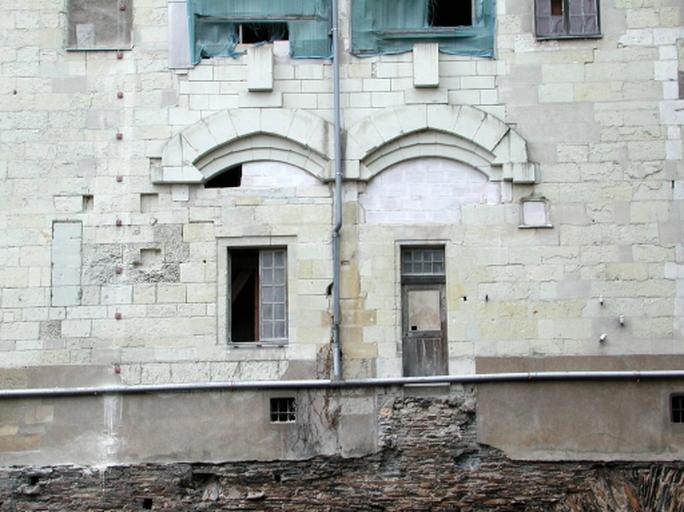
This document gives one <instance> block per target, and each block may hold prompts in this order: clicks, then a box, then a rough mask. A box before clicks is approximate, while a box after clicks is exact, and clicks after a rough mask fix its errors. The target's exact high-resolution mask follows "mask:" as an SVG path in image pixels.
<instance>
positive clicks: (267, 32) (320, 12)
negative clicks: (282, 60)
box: [188, 0, 332, 63]
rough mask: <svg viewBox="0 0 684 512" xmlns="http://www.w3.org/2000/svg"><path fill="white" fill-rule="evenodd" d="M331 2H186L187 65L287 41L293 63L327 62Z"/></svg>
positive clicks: (301, 0)
mask: <svg viewBox="0 0 684 512" xmlns="http://www.w3.org/2000/svg"><path fill="white" fill-rule="evenodd" d="M330 7H331V6H330V0H188V12H189V13H190V17H191V20H190V40H191V41H192V43H191V53H192V55H191V59H192V61H193V62H194V63H198V62H199V61H200V60H201V59H202V58H208V57H217V56H234V55H236V54H238V49H237V48H236V47H237V45H239V44H254V43H261V42H269V41H282V40H289V42H290V55H291V56H292V57H295V58H328V57H330V56H331V53H332V52H331V38H330V24H331V10H330Z"/></svg>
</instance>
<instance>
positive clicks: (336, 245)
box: [331, 0, 342, 381]
mask: <svg viewBox="0 0 684 512" xmlns="http://www.w3.org/2000/svg"><path fill="white" fill-rule="evenodd" d="M332 11H333V12H332V30H331V34H332V49H333V114H334V118H335V119H334V123H335V127H334V131H335V133H334V140H335V148H334V151H335V225H334V227H333V231H332V252H333V254H332V256H333V287H332V295H333V325H332V363H333V380H336V381H339V380H342V349H341V346H340V316H341V315H340V309H341V308H340V267H341V265H342V263H341V258H340V231H341V229H342V141H341V133H342V121H341V112H340V48H339V40H340V37H339V9H338V0H332Z"/></svg>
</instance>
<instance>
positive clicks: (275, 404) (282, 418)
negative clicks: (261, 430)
mask: <svg viewBox="0 0 684 512" xmlns="http://www.w3.org/2000/svg"><path fill="white" fill-rule="evenodd" d="M295 410H296V404H295V399H294V397H283V398H271V423H294V422H295V420H296V416H295Z"/></svg>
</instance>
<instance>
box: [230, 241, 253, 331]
mask: <svg viewBox="0 0 684 512" xmlns="http://www.w3.org/2000/svg"><path fill="white" fill-rule="evenodd" d="M230 260H231V261H230V263H231V277H230V279H231V284H230V295H231V296H230V300H231V315H230V318H231V320H232V322H231V333H230V334H231V336H230V338H231V340H232V341H235V342H240V341H254V340H258V339H259V321H258V319H259V301H258V300H257V297H258V296H259V292H258V288H259V251H258V250H248V249H244V250H242V249H240V250H236V251H231V257H230Z"/></svg>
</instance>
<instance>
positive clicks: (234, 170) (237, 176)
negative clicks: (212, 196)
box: [204, 165, 242, 188]
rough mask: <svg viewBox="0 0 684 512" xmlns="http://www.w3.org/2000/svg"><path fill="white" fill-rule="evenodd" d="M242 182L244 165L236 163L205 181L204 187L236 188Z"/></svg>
mask: <svg viewBox="0 0 684 512" xmlns="http://www.w3.org/2000/svg"><path fill="white" fill-rule="evenodd" d="M241 183H242V166H241V165H236V166H235V167H231V168H230V169H227V170H225V171H223V172H222V173H221V174H219V175H218V176H214V177H213V178H211V179H210V180H209V181H207V182H205V183H204V188H234V187H239V186H240V184H241Z"/></svg>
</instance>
